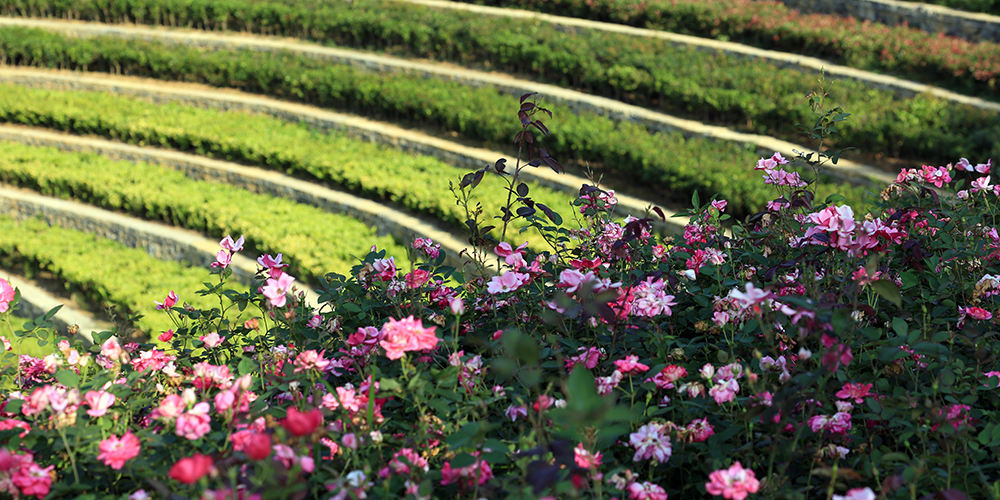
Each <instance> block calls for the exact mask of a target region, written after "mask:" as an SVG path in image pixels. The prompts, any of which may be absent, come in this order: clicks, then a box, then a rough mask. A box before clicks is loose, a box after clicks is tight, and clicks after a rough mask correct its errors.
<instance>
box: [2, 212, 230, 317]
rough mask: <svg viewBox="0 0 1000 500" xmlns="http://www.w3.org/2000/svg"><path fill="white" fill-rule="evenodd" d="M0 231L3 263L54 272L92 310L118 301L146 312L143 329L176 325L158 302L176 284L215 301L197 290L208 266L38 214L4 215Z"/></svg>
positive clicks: (192, 299)
mask: <svg viewBox="0 0 1000 500" xmlns="http://www.w3.org/2000/svg"><path fill="white" fill-rule="evenodd" d="M0 234H3V235H4V237H3V238H0V265H2V266H4V267H6V268H8V269H19V270H21V273H22V274H24V275H26V276H29V277H30V276H31V275H33V274H35V273H38V272H42V271H44V272H48V273H51V274H53V275H55V277H56V279H58V280H59V281H60V282H62V283H64V284H65V285H66V288H67V290H68V291H69V292H70V293H73V294H79V295H80V296H81V297H83V299H84V300H85V301H86V302H87V303H88V304H89V306H90V310H92V311H100V310H102V309H103V308H104V307H105V305H114V306H116V307H117V308H118V311H119V313H125V312H129V313H140V314H143V315H144V317H143V318H142V319H140V320H139V322H138V325H137V326H138V327H139V328H140V329H142V330H143V331H146V332H159V331H163V330H166V329H168V328H171V327H172V324H171V323H170V321H169V319H168V318H167V316H166V315H165V314H164V313H163V312H158V311H156V306H155V304H154V303H153V302H154V301H157V300H159V301H162V300H163V297H164V296H165V295H166V294H167V292H169V291H170V290H174V291H176V292H177V294H178V295H179V296H180V298H181V301H183V302H188V303H191V304H193V305H195V306H196V307H207V308H211V307H212V306H213V302H212V301H211V300H208V299H207V298H206V297H201V296H199V295H197V294H196V293H195V292H196V290H199V289H201V288H203V285H202V283H204V282H206V281H209V280H210V278H211V276H209V275H208V273H207V270H205V269H192V268H188V267H185V266H184V265H183V264H181V263H177V262H164V261H161V260H157V259H155V258H153V257H151V256H149V255H148V254H147V253H146V252H144V251H143V250H139V249H134V248H129V247H126V246H124V245H122V244H121V243H118V242H115V241H111V240H104V239H100V238H96V237H94V236H92V235H89V234H86V233H82V232H79V231H71V230H68V229H63V228H60V227H56V226H49V225H48V224H45V223H44V222H41V221H38V220H33V219H32V220H27V221H23V222H15V221H13V220H12V219H10V218H8V217H6V216H0ZM214 305H215V306H218V304H217V303H215V304H214Z"/></svg>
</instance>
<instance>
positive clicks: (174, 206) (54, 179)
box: [0, 142, 409, 283]
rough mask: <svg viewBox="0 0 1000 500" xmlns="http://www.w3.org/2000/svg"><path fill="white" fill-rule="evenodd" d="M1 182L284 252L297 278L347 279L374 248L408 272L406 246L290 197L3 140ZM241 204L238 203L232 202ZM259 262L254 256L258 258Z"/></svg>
mask: <svg viewBox="0 0 1000 500" xmlns="http://www.w3.org/2000/svg"><path fill="white" fill-rule="evenodd" d="M0 144H2V148H3V150H4V154H3V156H2V157H0V181H3V182H5V183H8V184H12V185H15V186H19V187H24V188H28V189H32V190H34V191H38V192H40V193H42V194H45V195H49V196H55V197H59V198H72V199H76V200H79V201H82V202H85V203H89V204H91V205H94V206H98V207H101V208H106V209H110V210H116V211H121V212H126V213H129V214H131V215H133V216H136V217H142V218H145V219H151V220H157V221H161V222H165V223H168V224H172V225H175V226H180V227H185V228H188V229H193V230H196V231H201V232H203V233H205V234H207V235H210V236H212V237H221V236H222V235H226V234H232V235H234V237H236V235H241V234H242V235H244V236H246V238H247V243H248V246H247V249H246V250H245V251H246V252H248V253H250V254H252V253H254V252H257V253H270V254H272V255H274V254H277V253H279V252H283V253H284V254H285V255H286V257H287V259H286V260H287V261H288V263H289V264H290V265H291V267H290V268H289V272H290V273H291V274H292V275H293V276H296V277H297V278H299V279H301V280H304V281H307V282H311V283H317V282H318V278H319V277H321V276H323V275H325V274H326V273H328V272H331V271H333V272H338V273H348V272H350V269H351V267H352V266H354V265H355V264H356V263H357V261H358V260H360V259H362V258H363V257H364V256H365V255H366V254H367V253H368V250H369V248H370V246H371V245H372V244H376V245H378V247H379V248H384V249H386V250H387V251H388V253H389V255H394V256H396V259H397V261H398V262H399V265H400V266H401V267H404V268H406V267H408V266H409V264H408V260H407V254H406V248H404V247H402V246H400V245H399V244H397V243H396V242H394V241H393V240H392V238H388V237H379V236H378V235H377V234H376V233H375V230H374V229H372V228H370V227H368V226H366V225H365V224H363V223H361V222H359V221H357V220H355V219H352V218H350V217H347V216H341V215H335V214H329V213H327V212H325V211H322V210H320V209H318V208H314V207H311V206H307V205H300V204H297V203H295V202H293V201H290V200H286V199H283V198H274V197H272V196H267V195H259V194H252V193H248V192H246V191H244V190H241V189H239V188H235V187H231V186H228V185H224V184H215V183H211V182H204V181H196V180H192V179H189V178H188V177H186V176H185V175H184V173H182V172H178V171H175V170H170V169H167V168H163V167H159V166H153V165H148V164H144V163H138V164H133V163H129V162H125V161H112V160H109V159H107V158H104V157H101V156H98V155H95V154H88V153H65V152H61V151H59V150H57V149H55V148H47V147H33V146H26V145H23V144H20V143H13V142H3V143H0ZM237 199H238V200H240V201H239V203H233V200H237ZM252 257H255V255H252Z"/></svg>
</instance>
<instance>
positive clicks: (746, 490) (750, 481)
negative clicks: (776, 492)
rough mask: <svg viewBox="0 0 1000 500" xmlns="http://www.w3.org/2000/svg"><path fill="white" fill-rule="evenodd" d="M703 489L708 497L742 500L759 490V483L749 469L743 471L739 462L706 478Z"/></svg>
mask: <svg viewBox="0 0 1000 500" xmlns="http://www.w3.org/2000/svg"><path fill="white" fill-rule="evenodd" d="M708 479H709V482H708V483H705V489H706V490H708V493H709V494H710V495H716V496H722V497H723V498H726V499H732V500H743V499H745V498H746V497H748V496H749V495H750V494H751V493H757V490H758V489H760V481H758V480H757V477H756V476H755V475H754V473H753V471H752V470H750V469H744V468H743V466H742V465H740V463H739V462H736V463H734V464H733V466H732V467H730V468H728V469H719V470H717V471H715V472H712V473H711V474H709V476H708Z"/></svg>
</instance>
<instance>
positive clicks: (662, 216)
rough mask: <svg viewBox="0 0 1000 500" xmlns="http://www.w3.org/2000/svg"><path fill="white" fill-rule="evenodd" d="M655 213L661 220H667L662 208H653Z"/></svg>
mask: <svg viewBox="0 0 1000 500" xmlns="http://www.w3.org/2000/svg"><path fill="white" fill-rule="evenodd" d="M653 211H654V212H656V215H659V216H660V220H662V221H666V220H667V216H666V215H664V214H663V210H662V209H661V208H660V207H653Z"/></svg>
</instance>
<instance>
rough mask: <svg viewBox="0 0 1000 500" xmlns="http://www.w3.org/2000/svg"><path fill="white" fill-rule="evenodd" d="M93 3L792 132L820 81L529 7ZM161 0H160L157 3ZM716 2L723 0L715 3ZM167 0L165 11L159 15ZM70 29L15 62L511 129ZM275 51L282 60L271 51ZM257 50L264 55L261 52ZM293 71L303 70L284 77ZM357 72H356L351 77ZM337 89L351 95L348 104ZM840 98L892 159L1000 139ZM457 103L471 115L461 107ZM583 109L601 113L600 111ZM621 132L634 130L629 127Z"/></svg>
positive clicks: (912, 103) (962, 110)
mask: <svg viewBox="0 0 1000 500" xmlns="http://www.w3.org/2000/svg"><path fill="white" fill-rule="evenodd" d="M680 3H681V4H684V5H687V4H686V3H685V2H680ZM752 3H753V4H754V5H757V4H759V3H761V2H752ZM237 4H238V5H237ZM764 4H766V3H764ZM87 5H90V4H85V5H84V7H80V9H79V10H74V11H73V13H72V15H73V16H74V17H80V18H83V19H101V20H108V21H123V20H136V21H139V22H149V23H155V24H164V23H162V22H159V23H158V22H157V19H158V17H157V16H160V17H164V16H167V14H168V13H169V14H170V16H172V17H170V18H171V19H173V21H172V24H176V25H190V26H196V27H203V28H209V29H218V28H223V27H227V28H230V29H247V30H249V31H254V32H260V33H266V34H280V35H291V36H300V37H303V38H307V39H312V40H315V41H319V42H323V43H328V44H334V45H341V46H348V47H355V48H361V49H366V50H375V51H383V52H388V53H391V54H396V55H401V56H407V57H422V58H431V59H437V60H444V61H451V62H457V63H460V64H464V65H470V66H475V67H487V68H491V69H499V70H504V71H509V72H512V73H514V74H518V75H524V76H527V77H530V78H535V79H538V80H541V81H546V82H551V83H555V84H559V85H563V86H568V87H573V88H577V89H581V90H584V91H587V92H592V93H597V94H601V95H605V96H608V97H612V98H617V99H621V100H624V101H629V102H633V103H636V104H641V105H644V106H648V107H651V108H656V109H659V110H663V111H666V112H669V113H672V114H676V115H681V116H685V117H688V118H693V119H698V120H701V121H704V122H707V123H712V124H718V125H724V126H729V127H733V128H736V129H739V130H743V131H748V132H753V133H761V134H767V135H772V136H775V137H779V138H783V139H786V140H791V141H793V142H796V141H798V140H799V139H800V138H801V137H802V136H801V134H800V132H799V130H798V128H797V127H796V124H797V123H809V122H811V117H810V115H809V114H808V110H807V109H806V108H805V107H804V106H803V101H802V99H801V96H802V95H805V93H806V92H808V91H809V89H810V88H812V87H814V86H815V75H811V74H806V73H802V72H800V71H797V70H793V69H779V68H776V67H775V66H772V65H770V64H767V63H764V62H757V61H749V60H744V59H741V58H738V57H734V56H728V55H726V54H718V53H707V52H702V51H697V50H694V49H690V48H677V47H674V46H672V45H670V44H668V43H664V42H663V41H661V40H653V39H646V38H641V37H633V36H628V35H623V34H616V33H606V32H596V31H588V32H579V33H571V32H566V31H558V30H553V28H552V26H550V25H548V24H545V23H538V22H536V21H525V20H517V19H504V20H503V23H502V26H503V28H502V29H497V28H496V26H497V20H496V19H495V18H493V17H490V16H483V15H481V14H474V13H466V12H459V11H448V10H436V9H431V8H426V7H422V6H417V5H411V4H406V3H396V2H393V3H387V2H385V1H383V0H358V1H355V2H351V3H350V4H348V3H345V2H335V3H329V2H326V3H324V2H318V3H317V2H313V3H301V2H300V3H296V4H294V5H285V4H282V3H280V2H277V3H275V2H263V1H261V2H251V3H250V4H249V5H247V4H246V3H244V2H237V3H234V4H230V3H227V2H225V1H223V2H212V3H211V4H207V3H206V4H204V5H203V4H201V3H200V2H190V3H186V4H185V6H183V7H182V6H180V5H174V4H163V5H161V4H158V3H152V4H145V3H141V2H139V3H136V4H133V7H132V8H130V9H131V10H115V9H111V8H110V7H109V8H108V10H107V11H106V12H105V11H103V10H101V9H97V8H96V7H94V8H93V9H91V8H90V7H86V6H87ZM136 5H146V7H144V8H140V7H136ZM154 5H155V6H157V8H156V9H152V7H151V6H154ZM706 5H715V4H714V3H713V2H708V3H707V4H706ZM766 5H770V4H766ZM67 8H68V7H67ZM692 8H693V7H692ZM88 9H89V10H88ZM199 9H201V10H199ZM154 10H155V11H156V12H158V14H156V15H153V14H151V13H152V12H154ZM18 12H20V11H18ZM24 12H25V13H44V14H53V15H58V16H64V15H69V13H68V12H66V11H63V10H60V9H58V8H55V7H53V9H51V10H46V9H45V8H42V6H36V7H32V8H26V10H24ZM99 12H100V13H99ZM57 38H58V37H44V36H41V35H30V34H27V33H25V32H23V31H13V32H11V34H10V35H8V36H7V37H6V41H5V42H4V49H3V50H4V51H5V52H6V53H7V57H8V59H9V60H10V61H11V62H18V63H22V64H32V65H40V66H51V67H81V68H87V69H94V68H96V69H102V68H103V69H107V68H113V69H114V70H116V71H117V70H121V71H127V72H130V73H135V74H145V75H154V76H158V77H169V75H171V74H178V73H184V74H193V75H194V76H191V77H190V78H193V79H195V80H198V81H206V82H213V81H214V82H221V83H223V84H226V85H230V84H232V85H235V86H238V87H242V88H248V89H250V88H252V87H256V88H257V90H256V91H262V92H267V93H272V94H274V95H284V96H289V97H294V98H298V99H306V100H308V99H314V98H311V97H310V96H312V95H314V94H315V92H316V90H317V89H323V90H325V91H330V93H332V94H333V96H335V97H331V98H329V100H328V101H327V102H325V103H324V102H320V101H310V102H317V103H318V104H322V105H333V106H340V107H344V106H348V107H349V106H352V105H357V106H361V103H363V104H364V105H365V106H366V108H365V109H374V110H375V112H376V113H379V114H381V115H383V116H388V117H393V116H395V117H398V118H402V119H408V120H417V121H423V120H430V121H431V122H432V123H434V124H435V125H438V126H445V127H448V128H451V129H453V130H454V129H460V130H459V131H461V132H462V133H466V134H469V135H470V137H473V138H477V139H483V140H495V139H492V138H495V137H501V138H502V137H506V135H505V134H504V133H501V131H500V129H499V128H497V127H496V126H494V125H490V122H491V121H492V120H491V116H490V115H489V114H487V116H485V117H483V119H480V117H479V116H478V113H477V114H475V115H473V114H472V112H471V111H469V110H472V109H482V108H476V107H467V106H466V104H467V103H468V104H474V103H476V100H474V99H471V100H470V99H463V100H455V99H449V100H441V99H436V98H437V97H439V96H440V95H447V96H449V97H451V95H452V94H451V92H450V91H449V92H447V93H444V91H442V90H433V91H431V92H429V93H428V95H431V96H434V99H431V98H428V99H427V100H426V101H422V100H420V99H418V98H415V97H413V94H416V93H418V92H417V91H416V90H414V89H416V88H417V87H416V84H414V83H401V80H398V79H389V81H387V82H386V83H381V82H378V83H376V82H372V81H371V80H374V79H371V78H369V79H368V81H366V82H364V84H363V85H359V84H351V83H348V84H342V83H338V84H336V85H334V84H331V83H327V82H328V81H329V80H330V78H329V75H331V74H332V73H326V72H327V71H329V72H334V70H333V69H327V70H321V69H319V68H322V67H323V66H321V65H320V63H309V62H307V61H300V60H299V59H297V58H296V57H294V56H292V55H289V54H282V55H277V56H266V55H259V54H257V55H247V56H244V57H233V56H230V55H227V56H226V57H221V53H220V57H219V61H221V62H212V58H211V57H208V56H201V57H195V54H194V53H193V52H189V51H184V50H176V51H175V50H173V49H171V50H168V51H166V52H163V53H162V54H156V53H154V52H156V51H155V50H154V49H153V48H152V47H153V45H144V44H138V43H131V42H130V43H129V44H122V43H120V42H111V43H105V44H100V45H87V44H70V43H69V42H66V41H59V40H57ZM94 43H95V44H97V43H98V42H94ZM593 54H599V55H600V56H598V57H594V56H593ZM271 58H274V59H277V61H276V62H271V61H270V59H271ZM247 59H250V60H252V63H250V64H249V65H248V63H247V62H245V61H246V60H247ZM327 66H328V65H327ZM998 67H1000V66H998ZM185 72H186V73H185ZM288 74H291V75H294V77H287V78H285V76H287V75H288ZM324 74H325V75H327V76H326V77H324ZM338 76H340V75H338ZM355 78H356V77H355ZM379 79H380V80H381V77H380V78H379ZM346 81H348V82H351V81H352V78H347V80H346ZM243 82H247V83H243ZM216 84H218V83H216ZM437 88H438V89H443V87H437ZM966 90H967V89H966ZM456 97H460V95H459V94H456ZM324 99H327V98H324ZM337 99H340V100H341V101H342V103H346V104H338V103H337V102H336V100H337ZM831 101H832V102H834V103H836V104H837V105H841V106H843V107H844V108H845V109H846V110H847V111H848V112H850V113H852V114H853V115H854V118H853V119H852V120H851V121H850V122H849V123H848V124H847V125H846V126H844V127H843V129H842V131H841V134H840V137H839V139H838V140H839V142H840V144H843V145H851V146H855V147H858V148H860V150H861V152H862V153H864V154H865V157H866V158H867V159H871V160H884V162H883V163H892V162H891V161H889V160H892V159H897V158H898V159H905V160H910V161H914V162H927V163H936V164H943V163H946V162H952V161H955V160H956V159H957V158H958V156H959V155H963V156H970V157H972V156H975V157H977V158H978V157H983V161H985V157H988V156H989V155H990V154H992V152H993V151H995V150H997V147H998V144H997V141H998V139H997V138H998V137H1000V134H998V133H997V132H998V131H1000V117H998V116H997V113H994V112H987V111H983V110H976V109H973V108H969V107H965V106H957V105H954V104H952V103H949V102H947V101H943V100H940V99H937V98H933V97H930V96H924V95H921V96H916V97H914V98H909V99H895V98H894V95H893V94H892V93H891V92H888V91H881V90H876V89H870V88H867V87H866V86H865V85H864V84H863V83H860V82H856V81H848V80H845V81H837V82H835V84H834V85H833V89H832V90H831ZM354 103H358V104H354ZM428 103H431V104H428ZM442 107H453V108H455V109H456V110H458V111H453V112H451V115H452V116H448V115H447V114H446V113H443V112H442V111H439V110H438V109H439V108H442ZM485 109H490V108H489V107H487V108H485ZM505 109H506V108H505ZM458 112H465V113H467V114H466V115H465V116H457V117H456V116H453V115H455V114H456V113H458ZM581 121H588V118H587V117H584V118H583V119H582V120H581ZM477 122H483V123H486V125H485V128H484V126H480V125H471V124H472V123H477ZM458 124H466V125H458ZM508 126H509V125H508ZM475 128H480V129H482V130H481V131H476V130H474V129H475ZM553 128H554V129H556V127H553ZM594 128H595V129H597V128H604V129H608V126H603V125H602V126H601V127H598V126H597V125H595V126H594ZM622 132H623V134H622V135H627V132H629V130H623V131H622ZM588 136H589V137H599V134H598V133H589V134H588ZM589 140H590V142H589V143H588V138H587V137H581V138H580V139H578V140H576V141H573V142H570V141H567V142H566V145H565V148H566V150H574V151H581V153H580V154H591V155H592V156H593V157H594V158H595V159H596V158H600V157H611V155H612V154H614V153H617V152H620V151H621V149H626V150H630V149H631V148H619V149H618V150H617V151H616V150H615V149H613V148H610V147H596V146H591V144H598V143H599V142H598V141H594V140H593V139H589ZM612 144H613V143H612ZM573 148H575V149H573ZM661 149H668V148H661ZM647 154H648V152H647V151H643V153H642V154H635V155H634V156H635V157H636V159H635V162H636V163H640V164H642V163H649V164H655V162H653V159H654V158H656V156H655V155H653V156H650V157H646V156H642V155H647ZM683 156H687V155H683ZM702 166H704V165H702Z"/></svg>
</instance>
